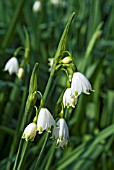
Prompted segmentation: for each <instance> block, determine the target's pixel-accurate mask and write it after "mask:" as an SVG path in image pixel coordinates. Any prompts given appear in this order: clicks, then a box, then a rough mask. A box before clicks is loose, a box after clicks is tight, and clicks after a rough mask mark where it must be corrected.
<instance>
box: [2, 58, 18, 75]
mask: <svg viewBox="0 0 114 170" xmlns="http://www.w3.org/2000/svg"><path fill="white" fill-rule="evenodd" d="M18 69H19V64H18V60H17V58H15V57H12V58H10V59H9V60H8V62H7V63H6V65H5V68H4V71H8V72H9V74H13V73H17V72H18Z"/></svg>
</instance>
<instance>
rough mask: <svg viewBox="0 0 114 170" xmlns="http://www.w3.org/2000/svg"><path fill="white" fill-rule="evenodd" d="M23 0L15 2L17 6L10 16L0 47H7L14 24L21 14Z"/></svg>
mask: <svg viewBox="0 0 114 170" xmlns="http://www.w3.org/2000/svg"><path fill="white" fill-rule="evenodd" d="M24 2H25V0H20V1H18V3H17V7H16V9H15V12H14V14H13V16H12V18H11V21H10V23H9V27H8V30H7V32H6V36H5V37H4V40H3V43H2V45H1V48H3V49H4V48H6V47H7V45H8V43H9V42H10V41H11V38H12V37H13V33H14V30H15V27H16V24H17V22H18V19H19V17H20V15H21V12H22V10H23V7H24Z"/></svg>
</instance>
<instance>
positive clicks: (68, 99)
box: [63, 88, 77, 108]
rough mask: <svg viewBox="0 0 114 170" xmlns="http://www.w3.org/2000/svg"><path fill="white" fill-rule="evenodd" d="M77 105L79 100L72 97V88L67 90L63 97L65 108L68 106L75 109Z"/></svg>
mask: <svg viewBox="0 0 114 170" xmlns="http://www.w3.org/2000/svg"><path fill="white" fill-rule="evenodd" d="M76 104H77V98H76V97H74V96H71V88H67V89H66V91H65V92H64V95H63V105H64V107H65V106H67V107H68V108H69V107H70V106H72V107H73V108H75V105H76Z"/></svg>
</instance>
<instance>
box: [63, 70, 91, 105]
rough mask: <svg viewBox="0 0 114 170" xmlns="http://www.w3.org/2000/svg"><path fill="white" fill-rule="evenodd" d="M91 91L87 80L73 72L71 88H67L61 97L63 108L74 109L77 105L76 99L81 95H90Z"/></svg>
mask: <svg viewBox="0 0 114 170" xmlns="http://www.w3.org/2000/svg"><path fill="white" fill-rule="evenodd" d="M90 91H93V90H92V88H91V84H90V82H89V81H88V79H87V78H86V77H85V76H84V75H83V74H82V73H80V72H75V73H74V74H73V77H72V81H71V88H67V89H66V91H65V93H64V95H63V104H64V107H65V106H67V107H69V106H72V107H75V105H76V104H77V97H78V96H79V95H80V94H81V93H85V94H90Z"/></svg>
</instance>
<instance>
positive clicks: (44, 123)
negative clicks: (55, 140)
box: [37, 108, 55, 133]
mask: <svg viewBox="0 0 114 170" xmlns="http://www.w3.org/2000/svg"><path fill="white" fill-rule="evenodd" d="M51 126H55V121H54V119H53V116H52V115H51V113H50V112H49V110H48V109H47V108H41V110H40V112H39V116H38V121H37V129H38V131H39V133H42V132H43V131H44V130H47V131H49V129H50V128H51Z"/></svg>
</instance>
